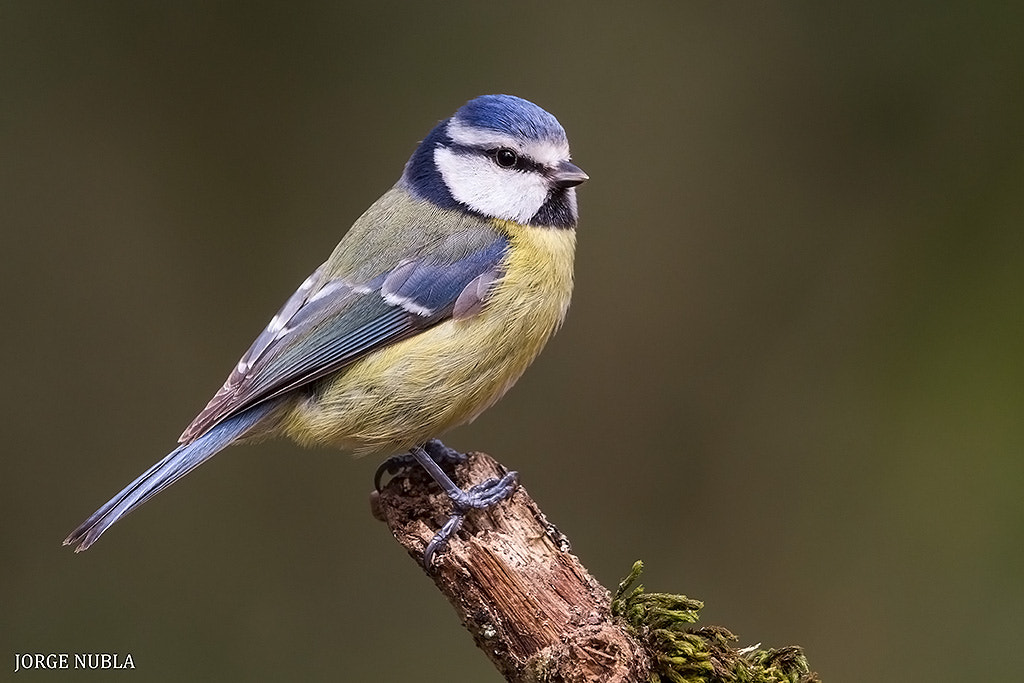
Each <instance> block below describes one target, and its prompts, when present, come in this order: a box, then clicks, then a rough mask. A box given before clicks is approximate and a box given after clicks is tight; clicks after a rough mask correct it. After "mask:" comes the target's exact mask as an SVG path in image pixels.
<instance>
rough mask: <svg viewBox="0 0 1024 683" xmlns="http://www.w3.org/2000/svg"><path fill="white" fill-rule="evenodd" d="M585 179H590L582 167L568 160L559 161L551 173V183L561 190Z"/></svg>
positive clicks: (574, 185)
mask: <svg viewBox="0 0 1024 683" xmlns="http://www.w3.org/2000/svg"><path fill="white" fill-rule="evenodd" d="M586 180H590V176H588V175H587V174H586V173H584V172H583V169H582V168H580V167H579V166H577V165H576V164H574V163H572V162H570V161H562V162H559V164H558V166H557V167H556V168H555V171H554V173H552V174H551V183H552V184H553V185H554V186H555V187H559V188H562V189H563V190H564V189H566V188H569V187H576V186H577V185H579V184H580V183H582V182H584V181H586Z"/></svg>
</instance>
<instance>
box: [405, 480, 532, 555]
mask: <svg viewBox="0 0 1024 683" xmlns="http://www.w3.org/2000/svg"><path fill="white" fill-rule="evenodd" d="M428 471H429V470H428ZM448 481H449V483H452V486H455V484H454V483H453V482H451V480H450V479H449V480H448ZM438 484H441V486H442V488H445V490H446V492H447V493H448V497H449V498H451V500H452V505H453V506H454V507H455V509H454V510H453V511H452V514H451V517H449V518H448V521H447V522H445V523H444V525H443V526H442V527H441V528H440V529H439V530H438V532H437V533H436V534H434V538H432V539H431V540H430V543H428V544H427V548H426V550H424V551H423V566H424V567H426V568H427V571H430V568H431V566H432V565H433V562H434V555H436V554H437V552H438V551H439V550H444V547H445V546H446V545H448V540H449V539H450V538H451V537H452V536H454V535H455V533H456V532H457V531H458V530H459V527H461V526H462V522H463V520H465V519H466V513H467V512H469V511H470V510H482V509H486V508H489V507H491V506H492V505H495V504H497V503H500V502H501V501H503V500H505V499H506V498H508V497H509V496H511V495H512V494H513V493H514V492H515V490H516V487H517V486H518V485H519V474H518V473H517V472H509V473H507V474H506V475H505V476H503V477H501V478H500V479H499V478H497V477H492V478H491V479H488V480H487V481H485V482H483V483H480V484H477V485H475V486H472V487H470V488H469V489H467V490H465V491H463V490H462V489H459V488H458V487H456V492H453V491H450V490H448V488H447V487H446V486H445V484H444V483H443V482H440V481H439V482H438Z"/></svg>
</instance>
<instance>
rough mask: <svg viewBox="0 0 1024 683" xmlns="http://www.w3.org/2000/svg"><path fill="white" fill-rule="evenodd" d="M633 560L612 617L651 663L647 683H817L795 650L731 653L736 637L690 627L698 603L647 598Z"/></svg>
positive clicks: (667, 597) (800, 652)
mask: <svg viewBox="0 0 1024 683" xmlns="http://www.w3.org/2000/svg"><path fill="white" fill-rule="evenodd" d="M643 568H644V565H643V562H641V561H639V560H637V561H636V562H635V563H634V564H633V569H632V571H630V573H629V576H627V577H626V578H625V579H623V580H622V582H621V583H619V587H618V589H617V590H616V591H615V597H614V598H613V599H612V615H613V616H615V617H617V618H620V619H622V620H623V621H625V623H626V625H627V628H628V629H629V631H630V632H631V633H632V634H633V635H634V636H635V637H636V638H637V639H638V640H640V642H642V643H643V644H644V646H645V647H646V648H647V650H648V652H649V654H650V656H651V661H652V666H651V677H650V683H726V682H728V683H820V680H819V679H818V677H817V675H816V674H814V673H812V672H811V670H810V668H809V667H808V664H807V658H806V657H804V653H803V650H801V649H800V648H799V647H784V648H780V649H778V650H773V649H761V648H760V647H759V646H755V647H752V648H740V649H738V648H736V647H735V644H736V641H737V640H738V638H737V637H736V636H735V635H733V634H732V633H731V632H729V631H728V630H727V629H724V628H722V627H720V626H703V627H701V628H693V627H692V626H691V625H692V624H695V623H697V621H698V619H700V610H701V609H702V608H703V607H704V603H702V602H701V601H700V600H693V599H691V598H688V597H686V596H685V595H673V594H671V593H647V592H645V591H644V587H643V585H642V584H637V585H636V586H635V587H634V584H635V583H636V582H637V579H639V578H640V574H641V573H642V572H643Z"/></svg>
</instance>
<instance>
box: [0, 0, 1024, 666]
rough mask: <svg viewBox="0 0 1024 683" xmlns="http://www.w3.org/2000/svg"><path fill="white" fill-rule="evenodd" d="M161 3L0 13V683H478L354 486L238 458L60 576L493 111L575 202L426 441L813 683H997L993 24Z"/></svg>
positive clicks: (366, 467)
mask: <svg viewBox="0 0 1024 683" xmlns="http://www.w3.org/2000/svg"><path fill="white" fill-rule="evenodd" d="M167 5H168V6H161V7H158V6H156V4H155V3H154V4H153V5H152V6H150V5H149V4H145V3H130V2H121V3H113V2H111V3H70V2H65V3H59V2H58V3H48V2H15V3H12V2H3V3H2V4H0V222H2V225H3V231H4V232H3V235H4V239H3V252H2V253H3V256H2V257H0V258H2V263H3V269H2V270H3V274H2V277H3V283H2V292H3V294H2V295H3V320H4V324H3V333H2V334H0V345H2V346H0V351H2V353H3V355H2V358H3V359H4V371H3V379H4V381H3V387H4V391H3V399H2V400H3V403H2V414H3V416H4V427H3V446H2V448H3V457H2V459H0V482H2V492H3V495H2V497H0V501H2V502H0V506H2V507H0V510H2V514H3V519H4V522H3V524H2V527H0V529H2V531H0V548H2V551H0V552H2V556H0V557H2V567H0V576H2V585H0V603H2V604H0V614H2V617H0V619H2V630H0V645H2V647H0V672H3V674H0V678H2V677H4V676H7V675H10V676H15V677H17V679H18V680H48V679H52V680H61V681H64V680H79V679H90V678H91V679H97V680H99V679H104V680H106V679H109V678H110V674H109V672H107V675H99V674H93V675H90V674H88V673H83V672H81V671H61V672H53V673H52V674H47V673H45V672H22V673H19V674H17V675H15V674H13V673H12V670H13V664H14V655H15V653H23V652H30V653H34V652H44V653H46V652H70V653H76V652H116V653H119V654H121V655H122V656H123V655H124V654H126V653H130V654H131V655H132V656H133V658H134V663H135V666H136V669H135V670H134V671H133V672H121V676H120V677H121V678H123V679H124V680H145V681H179V680H191V679H199V680H282V681H284V680H289V681H291V680H294V681H299V680H308V681H320V680H324V681H326V680H343V681H358V680H382V681H404V680H416V681H452V680H457V681H497V680H498V676H497V675H496V673H495V672H494V670H493V669H492V668H491V666H490V664H489V663H488V661H487V659H486V658H485V656H484V655H483V654H482V653H480V652H479V651H477V650H476V649H475V648H474V646H473V644H472V642H471V639H470V637H469V636H468V635H467V634H466V633H465V632H464V631H463V630H462V629H461V627H460V626H459V624H458V622H457V619H456V618H455V616H454V612H453V611H452V609H451V608H450V607H449V606H448V605H447V604H446V603H445V602H444V601H443V600H442V598H441V597H440V596H439V595H438V594H437V593H436V592H435V591H434V589H433V588H432V587H431V584H430V582H429V581H428V580H427V579H426V578H425V577H424V576H423V574H422V572H421V571H420V570H419V569H418V568H417V567H416V566H415V564H414V563H413V562H411V561H410V560H409V559H408V558H407V557H406V556H405V554H404V553H403V552H402V551H401V549H400V548H399V547H398V546H397V544H395V543H394V541H393V540H392V539H391V538H390V537H389V534H388V533H387V530H386V529H385V528H384V527H383V526H382V525H381V524H380V523H379V522H376V521H375V520H374V519H373V518H372V517H371V516H370V514H369V511H368V503H367V494H368V492H369V490H370V487H371V476H372V473H373V470H374V468H375V466H376V464H377V462H376V461H370V460H360V461H353V460H351V459H349V458H348V457H346V456H343V455H339V454H337V453H334V452H330V451H327V450H318V451H317V450H314V451H305V450H302V449H300V448H298V447H297V446H295V445H293V444H291V443H287V442H272V443H267V444H262V445H258V446H252V447H239V448H236V449H232V450H229V451H227V452H226V453H225V454H223V455H221V456H219V457H218V458H216V459H214V460H213V461H212V462H211V463H210V464H208V465H207V466H205V467H203V468H201V469H200V470H198V471H197V472H195V473H193V474H192V475H191V476H189V477H188V478H187V479H186V480H184V481H182V482H181V483H179V484H178V485H176V486H175V487H173V488H172V489H171V490H169V491H167V492H166V493H164V494H162V495H161V496H159V497H158V498H157V499H156V500H154V501H153V502H151V503H150V504H148V505H147V506H145V507H144V508H143V509H141V510H140V511H139V512H137V513H136V514H134V515H132V516H131V517H129V518H128V519H126V520H125V521H123V522H122V523H120V524H118V525H117V526H116V527H114V529H113V530H112V531H111V532H110V533H109V534H107V535H106V536H105V537H104V538H103V539H102V540H101V541H100V542H99V543H98V544H97V545H96V546H95V547H94V548H93V549H92V550H90V551H89V552H87V553H85V554H83V555H78V556H75V555H73V554H72V553H71V552H70V551H69V550H68V549H66V548H61V546H60V541H61V539H63V538H64V536H65V534H66V533H67V532H68V531H70V530H71V528H73V527H74V526H75V525H76V524H77V523H78V522H80V521H81V520H82V519H83V518H84V517H85V516H86V515H88V514H89V513H90V512H92V510H94V509H95V508H96V507H97V506H98V505H100V504H101V503H103V502H104V501H105V500H107V498H109V497H110V496H111V495H113V494H114V493H115V492H117V491H118V490H119V489H120V488H121V487H122V486H123V485H124V484H126V483H127V482H128V481H130V480H131V479H132V478H134V477H135V476H136V475H137V474H138V473H139V472H141V471H142V470H143V469H145V468H146V467H148V466H149V465H150V464H152V463H153V462H155V461H156V460H157V459H159V458H160V457H161V456H163V455H164V454H165V453H166V452H167V451H168V450H169V449H170V448H171V447H172V446H173V445H174V441H175V438H176V437H177V435H178V434H179V432H180V430H181V429H182V428H183V427H184V426H185V425H186V424H187V423H188V422H189V421H190V420H191V418H192V417H193V415H194V414H195V413H196V412H197V411H198V410H199V409H200V408H201V407H202V406H203V405H204V404H205V402H206V400H207V399H208V398H209V396H210V395H211V394H212V393H213V391H214V390H215V389H216V388H217V387H218V386H219V385H220V383H221V382H222V381H223V379H224V377H225V376H226V374H227V372H228V370H230V368H231V367H232V365H233V364H234V363H235V361H236V360H237V358H238V356H239V355H240V354H241V352H242V351H243V350H244V349H245V348H246V347H247V346H248V344H249V342H250V341H251V340H252V338H253V337H254V336H255V335H256V334H257V333H258V332H259V330H260V329H261V328H262V326H263V325H264V324H265V322H266V320H267V319H269V316H270V315H271V314H272V313H273V312H274V311H275V310H276V308H277V307H278V305H279V304H280V303H281V302H282V301H283V300H284V298H285V297H286V296H287V295H289V294H290V293H291V292H292V291H293V289H294V287H295V286H297V285H298V284H299V283H300V282H301V281H302V280H303V279H304V278H305V277H306V275H307V274H308V273H309V272H310V271H311V270H312V269H313V268H314V267H316V266H317V265H318V264H319V263H320V262H321V261H322V260H323V259H324V258H325V257H326V256H327V254H328V253H329V252H330V250H331V248H332V247H333V246H334V244H335V243H336V242H337V241H338V239H339V238H340V237H341V235H342V234H343V233H344V231H345V229H346V228H347V226H348V225H350V224H351V222H352V221H353V220H354V219H355V218H356V217H357V216H358V215H359V213H360V212H361V211H362V210H363V209H364V208H366V206H368V205H369V204H370V203H371V202H372V201H373V200H374V199H376V198H377V197H378V196H379V195H380V194H381V193H382V192H383V191H384V190H386V189H387V188H388V187H389V186H390V185H391V184H392V183H393V182H394V180H395V179H396V178H397V177H398V174H399V173H400V172H401V169H402V165H403V164H404V162H405V160H406V159H407V157H408V156H409V154H410V153H411V152H412V150H413V149H414V148H415V146H416V144H417V141H418V140H420V139H421V138H422V137H423V136H424V135H426V133H427V132H428V131H429V130H430V128H431V127H432V126H433V125H434V124H435V123H436V121H437V120H439V119H441V118H444V117H446V116H448V115H449V114H450V113H451V112H452V111H454V109H455V108H456V107H458V106H459V105H461V104H462V103H463V102H465V101H466V100H467V99H470V98H471V97H473V96H475V95H478V94H482V93H488V92H508V93H514V94H517V95H520V96H523V97H526V98H528V99H530V100H532V101H534V102H536V103H538V104H539V105H541V106H543V107H544V108H546V109H548V110H550V111H551V112H553V113H554V114H555V115H556V116H557V117H558V118H559V119H560V120H561V122H562V124H563V125H564V126H565V128H566V130H567V131H568V132H569V137H570V140H571V142H572V148H573V153H574V159H575V160H576V162H577V163H578V164H579V165H580V166H581V167H583V168H584V169H586V171H587V172H588V173H590V175H591V177H592V179H591V181H590V182H588V183H587V184H585V185H584V186H582V187H581V188H580V190H579V201H580V207H581V214H582V220H581V224H580V228H579V251H578V258H577V270H576V274H577V288H576V293H575V299H574V303H573V307H572V310H571V311H570V314H569V317H568V320H567V322H566V325H565V327H564V328H563V330H562V331H561V333H560V334H559V335H558V336H557V337H556V338H555V339H554V341H553V342H552V343H551V344H550V345H549V347H548V349H547V350H546V351H545V353H544V354H543V355H542V356H541V357H540V359H539V360H538V361H537V363H536V364H535V365H534V367H533V368H531V370H530V371H529V372H528V373H527V374H526V376H525V377H524V378H523V380H522V381H521V382H520V383H519V385H518V386H517V387H516V388H515V390H513V391H512V392H511V393H510V394H509V396H508V397H507V398H506V399H504V400H503V401H502V402H501V403H499V404H498V405H497V406H496V407H495V408H494V409H492V410H491V411H489V412H488V413H486V414H485V415H484V416H483V417H481V418H480V419H479V420H478V421H477V422H476V423H474V424H473V425H471V426H469V427H464V428H462V429H460V430H457V431H455V432H453V433H452V434H450V438H449V439H448V441H449V443H450V444H451V445H453V446H456V447H459V448H462V449H481V450H486V451H488V452H490V453H492V454H493V455H494V456H496V457H497V458H499V459H500V460H502V461H504V462H505V463H506V464H508V465H509V466H512V467H514V468H516V469H518V470H519V471H520V472H521V475H522V481H523V482H524V484H525V485H526V486H527V488H528V489H529V490H530V492H531V493H532V494H533V496H534V497H535V498H536V499H537V500H538V501H539V503H540V504H541V506H542V507H543V508H544V510H545V511H546V512H547V513H548V515H549V517H550V519H551V520H552V521H553V522H554V523H556V524H557V525H558V526H559V527H560V528H561V529H562V530H563V531H564V532H565V533H566V534H568V536H569V537H570V539H571V540H572V541H573V544H574V549H575V551H576V552H577V553H578V555H579V556H580V558H581V559H582V560H583V562H584V563H585V564H586V565H587V566H588V567H589V568H590V569H591V570H592V571H593V572H594V573H595V574H596V575H597V576H598V577H599V578H600V579H601V580H602V581H603V582H605V584H606V585H609V586H611V585H613V584H614V583H615V582H616V581H617V580H618V579H619V578H620V577H622V576H623V575H625V574H626V572H627V571H628V570H629V567H630V565H631V564H632V562H633V561H634V560H635V559H638V558H641V559H643V560H645V561H646V563H647V566H648V570H647V572H646V574H645V577H644V581H645V583H646V584H647V586H648V587H649V588H650V589H652V590H669V591H674V592H683V593H686V594H687V595H690V596H692V597H696V598H700V599H702V600H704V601H705V602H706V604H707V607H706V609H705V611H704V619H705V621H706V622H708V623H715V624H721V625H724V626H727V627H728V628H730V629H732V630H733V631H734V632H736V633H737V634H739V636H740V638H741V643H742V644H744V645H750V644H754V643H757V642H760V643H762V644H763V645H764V646H782V645H789V644H799V645H802V646H804V647H805V648H806V650H807V653H808V656H809V658H810V661H811V664H812V666H813V667H814V668H815V669H816V670H817V671H818V672H819V673H820V674H821V675H822V677H823V678H824V679H825V680H826V681H829V682H830V683H839V682H845V681H954V680H991V681H1001V680H1007V681H1008V680H1014V679H1016V678H1017V677H1019V675H1020V671H1021V669H1022V667H1024V650H1022V648H1021V647H1020V645H1019V639H1020V636H1021V633H1022V632H1024V617H1022V616H1021V614H1022V608H1024V496H1022V492H1021V489H1022V484H1024V458H1022V446H1024V419H1022V413H1024V230H1022V227H1024V226H1022V223H1024V221H1022V218H1024V135H1022V130H1024V40H1022V26H1024V10H1022V9H1021V6H1020V5H1017V6H1015V7H1012V4H1011V3H975V4H970V3H961V4H954V3H905V4H903V6H901V7H894V6H892V5H890V3H881V2H868V3H845V4H843V5H840V4H839V3H789V4H784V3H728V4H723V3H713V2H700V3H662V4H654V3H651V4H643V3H604V4H594V3H583V2H577V3H554V2H543V3H542V2H536V3H529V2H528V3H515V4H513V3H479V2H475V3H467V2H461V3H408V4H405V3H377V2H375V3H366V4H364V5H361V6H358V7H348V6H345V5H343V4H340V3H337V4H336V3H316V4H306V3H280V4H278V5H268V4H254V5H253V4H230V3H218V4H215V5H214V4H212V3H211V4H209V6H207V4H201V3H197V4H194V5H186V4H174V5H173V6H170V3H167ZM1004 5H1005V6H1004ZM1011 7H1012V9H1011Z"/></svg>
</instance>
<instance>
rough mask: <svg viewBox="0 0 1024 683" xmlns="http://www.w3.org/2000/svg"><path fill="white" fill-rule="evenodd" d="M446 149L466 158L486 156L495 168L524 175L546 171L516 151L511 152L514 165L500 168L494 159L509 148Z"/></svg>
mask: <svg viewBox="0 0 1024 683" xmlns="http://www.w3.org/2000/svg"><path fill="white" fill-rule="evenodd" d="M447 147H448V149H450V150H451V151H453V152H455V153H456V154H460V155H467V156H469V155H473V156H481V155H482V156H486V157H488V158H489V159H491V161H493V162H494V164H495V165H496V166H498V167H499V168H508V169H511V170H515V171H523V172H524V173H526V172H531V171H532V172H536V173H542V174H543V173H544V172H545V170H546V169H545V167H544V165H543V164H540V163H538V162H536V161H534V160H533V159H531V158H530V157H528V156H526V155H525V154H523V153H522V152H518V151H516V150H511V151H513V152H515V154H516V157H517V159H516V163H515V164H514V165H512V166H508V167H506V166H502V165H501V164H499V163H498V162H497V160H496V158H495V157H496V155H497V153H498V151H499V150H502V149H511V148H509V147H472V146H470V145H460V144H450V145H447Z"/></svg>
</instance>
